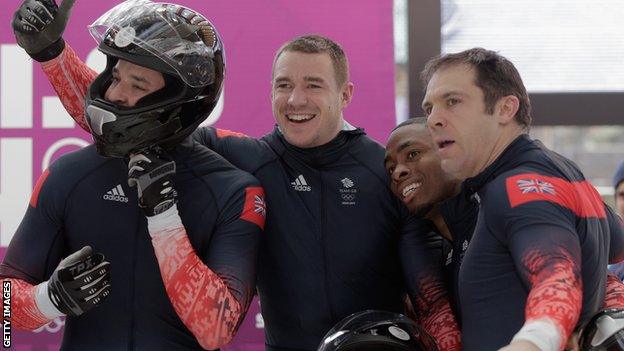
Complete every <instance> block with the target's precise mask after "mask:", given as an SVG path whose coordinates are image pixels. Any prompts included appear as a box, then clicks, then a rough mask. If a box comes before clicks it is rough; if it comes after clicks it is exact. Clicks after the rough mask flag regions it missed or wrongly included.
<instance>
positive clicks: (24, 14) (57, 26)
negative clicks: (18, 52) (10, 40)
mask: <svg viewBox="0 0 624 351" xmlns="http://www.w3.org/2000/svg"><path fill="white" fill-rule="evenodd" d="M74 1H76V0H63V2H62V3H61V6H60V7H58V6H57V5H56V3H55V2H54V0H26V1H24V2H23V3H22V5H21V6H20V7H19V8H18V9H17V11H15V14H14V15H13V22H12V25H13V33H14V34H15V39H17V44H19V46H21V47H22V48H24V50H26V52H27V53H28V55H30V57H32V58H33V59H34V60H36V61H39V62H44V61H49V60H51V59H53V58H55V57H57V56H58V55H60V54H61V52H62V51H63V49H64V48H65V41H64V40H63V32H64V31H65V26H66V25H67V20H68V19H69V14H70V12H71V8H72V6H73V5H74Z"/></svg>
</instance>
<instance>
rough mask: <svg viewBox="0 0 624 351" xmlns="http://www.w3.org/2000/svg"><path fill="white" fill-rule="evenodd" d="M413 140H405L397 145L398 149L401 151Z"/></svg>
mask: <svg viewBox="0 0 624 351" xmlns="http://www.w3.org/2000/svg"><path fill="white" fill-rule="evenodd" d="M413 143H414V142H413V141H412V140H408V141H406V142H404V143H403V144H401V145H399V149H398V151H399V152H401V151H403V150H404V149H405V148H406V147H408V146H410V145H412V144H413Z"/></svg>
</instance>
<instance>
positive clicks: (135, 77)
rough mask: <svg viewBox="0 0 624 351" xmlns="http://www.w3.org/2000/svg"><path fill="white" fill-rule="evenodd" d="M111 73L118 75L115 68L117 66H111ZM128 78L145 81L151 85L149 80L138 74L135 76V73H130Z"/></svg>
mask: <svg viewBox="0 0 624 351" xmlns="http://www.w3.org/2000/svg"><path fill="white" fill-rule="evenodd" d="M113 74H115V75H119V69H117V67H113ZM130 79H132V80H135V81H137V82H140V83H145V84H147V85H151V82H150V81H148V80H147V79H145V78H144V77H140V76H137V75H135V74H131V75H130Z"/></svg>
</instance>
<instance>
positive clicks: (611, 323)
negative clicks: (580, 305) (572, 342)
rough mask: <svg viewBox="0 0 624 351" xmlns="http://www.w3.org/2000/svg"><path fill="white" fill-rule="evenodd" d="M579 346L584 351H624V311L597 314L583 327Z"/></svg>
mask: <svg viewBox="0 0 624 351" xmlns="http://www.w3.org/2000/svg"><path fill="white" fill-rule="evenodd" d="M579 346H580V348H581V350H583V351H611V350H624V309H621V308H613V309H608V310H604V311H600V312H598V313H596V314H595V315H594V316H593V317H592V319H591V320H590V321H589V322H588V323H587V324H585V326H584V327H583V330H582V331H581V336H580V338H579Z"/></svg>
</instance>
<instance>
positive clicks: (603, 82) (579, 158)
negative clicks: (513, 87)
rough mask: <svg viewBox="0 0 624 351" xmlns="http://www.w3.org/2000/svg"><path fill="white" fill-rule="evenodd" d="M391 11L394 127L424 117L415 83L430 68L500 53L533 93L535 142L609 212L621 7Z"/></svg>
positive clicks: (620, 85) (482, 2) (467, 6)
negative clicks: (591, 189) (562, 161)
mask: <svg viewBox="0 0 624 351" xmlns="http://www.w3.org/2000/svg"><path fill="white" fill-rule="evenodd" d="M393 1H394V3H393V5H394V6H393V16H394V58H395V77H396V103H395V106H396V116H397V121H402V120H404V119H406V118H408V117H416V116H422V115H423V114H422V111H421V109H420V102H421V101H422V97H423V87H422V86H421V84H420V82H419V79H418V75H419V73H420V71H421V70H422V69H423V67H424V64H425V62H426V61H427V60H428V59H429V58H431V57H432V56H435V55H438V54H440V53H450V52H457V51H462V50H465V49H468V48H471V47H475V46H480V47H484V48H487V49H491V50H494V51H498V52H499V53H501V54H502V55H503V56H505V57H507V58H508V59H510V60H511V61H512V62H513V63H514V64H515V66H516V67H517V68H518V70H519V71H520V74H521V76H522V78H523V80H524V84H525V85H526V87H527V89H528V91H529V93H530V98H531V102H532V105H533V113H532V116H533V124H534V126H533V127H532V129H531V135H532V136H533V137H534V138H537V139H540V140H541V141H542V142H544V144H545V145H546V146H547V147H549V148H552V149H553V150H555V151H556V152H558V153H560V154H562V155H564V156H566V157H568V158H570V159H572V160H573V161H575V162H576V163H577V164H578V165H579V166H580V167H581V169H582V171H583V172H584V173H585V176H587V177H588V178H589V179H590V181H591V182H592V183H593V184H594V185H596V187H597V188H598V190H599V192H600V194H601V195H602V196H603V198H604V199H605V200H606V201H607V202H609V203H611V204H612V203H613V186H612V183H611V179H612V176H613V173H614V171H615V168H616V167H617V164H618V163H619V162H621V161H622V160H624V108H623V107H622V105H623V104H624V35H623V34H624V23H623V22H622V18H624V1H620V0H594V1H588V0H549V1H539V0H508V1H497V0H393Z"/></svg>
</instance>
